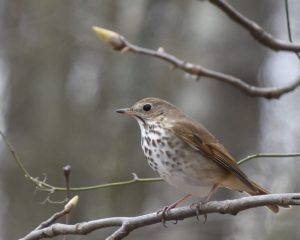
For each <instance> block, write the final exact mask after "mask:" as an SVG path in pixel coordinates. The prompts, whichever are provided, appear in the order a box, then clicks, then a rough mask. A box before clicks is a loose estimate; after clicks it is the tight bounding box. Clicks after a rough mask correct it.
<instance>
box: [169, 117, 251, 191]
mask: <svg viewBox="0 0 300 240" xmlns="http://www.w3.org/2000/svg"><path fill="white" fill-rule="evenodd" d="M191 121H192V120H189V121H186V120H181V121H176V123H175V124H174V125H173V126H172V131H173V132H174V134H175V135H176V136H177V137H178V138H180V139H181V140H182V141H183V142H185V143H186V144H188V145H189V146H191V147H192V148H194V149H196V150H198V151H199V152H200V154H203V155H205V156H207V157H208V158H209V159H211V160H213V161H214V162H215V163H216V164H218V165H219V166H220V167H222V168H224V169H226V170H227V171H229V172H230V173H233V174H234V175H235V176H236V177H238V178H239V179H240V180H241V181H242V182H243V183H244V184H245V185H246V186H248V187H249V188H250V189H252V190H254V191H257V189H256V187H255V186H254V185H253V184H252V183H251V181H250V180H249V179H248V177H247V176H246V175H245V174H244V173H243V172H242V171H241V169H240V168H239V166H238V164H237V163H236V161H235V160H234V158H233V157H232V156H231V155H230V154H229V153H228V151H227V150H226V149H225V147H224V146H223V145H222V144H221V143H220V142H219V141H218V140H217V139H216V138H215V137H214V136H213V135H212V134H211V133H209V132H208V130H207V129H206V128H204V127H203V126H202V125H201V124H200V123H198V122H194V121H192V122H191Z"/></svg>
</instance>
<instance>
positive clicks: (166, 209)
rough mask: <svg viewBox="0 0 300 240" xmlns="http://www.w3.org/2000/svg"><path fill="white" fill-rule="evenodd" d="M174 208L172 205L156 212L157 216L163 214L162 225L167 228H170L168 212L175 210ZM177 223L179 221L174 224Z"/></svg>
mask: <svg viewBox="0 0 300 240" xmlns="http://www.w3.org/2000/svg"><path fill="white" fill-rule="evenodd" d="M173 208H175V206H174V205H173V204H172V205H170V206H165V207H163V208H161V209H159V210H158V211H157V212H156V214H157V215H159V214H161V222H162V225H163V226H164V227H165V228H167V227H168V226H167V225H166V217H167V214H168V212H169V211H170V210H171V209H173ZM176 223H177V220H176V221H175V222H174V224H176Z"/></svg>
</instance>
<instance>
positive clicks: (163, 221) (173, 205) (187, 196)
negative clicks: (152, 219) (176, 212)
mask: <svg viewBox="0 0 300 240" xmlns="http://www.w3.org/2000/svg"><path fill="white" fill-rule="evenodd" d="M191 196H192V195H191V194H188V195H185V196H184V197H182V198H180V199H178V200H177V201H176V202H174V203H172V204H170V205H169V206H165V207H163V208H162V209H160V210H158V211H157V212H156V214H160V213H161V221H162V223H163V225H164V227H167V226H166V224H165V223H166V214H167V213H168V212H169V211H170V210H171V209H173V208H175V207H177V206H178V205H179V204H181V203H183V202H184V201H186V200H187V199H188V198H189V197H191Z"/></svg>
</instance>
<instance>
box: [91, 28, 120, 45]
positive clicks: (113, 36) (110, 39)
mask: <svg viewBox="0 0 300 240" xmlns="http://www.w3.org/2000/svg"><path fill="white" fill-rule="evenodd" d="M92 29H93V30H94V32H95V33H96V34H97V36H98V37H99V38H100V39H101V40H103V41H104V42H106V43H108V44H109V45H110V46H111V47H112V48H113V49H115V50H122V49H124V48H125V47H126V44H125V42H124V41H123V37H122V36H121V35H119V34H118V33H116V32H113V31H110V30H108V29H105V28H100V27H96V26H94V27H93V28H92Z"/></svg>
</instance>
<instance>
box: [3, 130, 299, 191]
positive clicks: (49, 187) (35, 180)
mask: <svg viewBox="0 0 300 240" xmlns="http://www.w3.org/2000/svg"><path fill="white" fill-rule="evenodd" d="M0 135H1V136H2V138H3V140H4V142H5V144H6V146H7V147H8V149H9V151H10V153H11V155H12V158H13V159H14V160H15V162H16V163H17V165H18V166H19V168H20V170H21V172H22V173H23V174H24V175H25V176H26V178H28V179H30V180H31V181H32V183H33V184H34V185H35V186H37V188H38V190H42V191H47V192H49V193H54V192H55V191H60V192H61V191H66V190H67V189H66V188H65V187H57V186H53V185H51V184H48V183H46V182H45V180H39V179H38V178H34V177H32V176H31V175H30V173H29V172H28V170H27V169H26V168H25V167H24V165H23V163H22V161H21V159H20V158H19V157H18V155H17V153H16V151H15V150H14V148H13V146H12V145H11V143H10V142H9V141H8V139H7V137H6V136H5V135H4V133H3V132H2V131H1V130H0ZM265 157H276V158H284V157H300V153H257V154H253V155H250V156H248V157H245V158H243V159H241V160H240V161H238V162H237V163H238V164H243V163H245V162H247V161H249V160H251V159H254V158H265ZM132 175H133V178H132V179H131V180H127V181H122V182H113V183H104V184H98V185H92V186H86V187H71V188H70V189H69V191H72V192H74V191H78V192H79V191H88V190H96V189H102V188H111V187H120V186H125V185H130V184H135V183H151V182H160V181H162V178H159V177H157V178H140V177H138V175H137V174H135V173H132Z"/></svg>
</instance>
